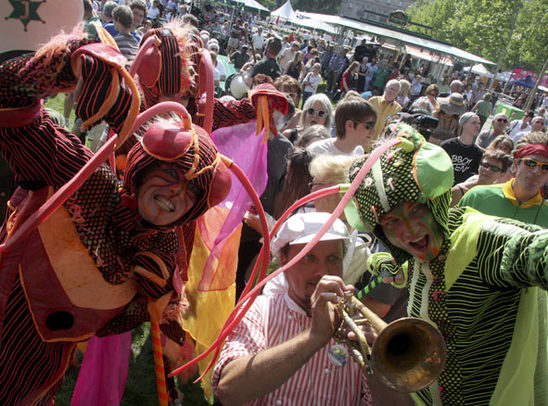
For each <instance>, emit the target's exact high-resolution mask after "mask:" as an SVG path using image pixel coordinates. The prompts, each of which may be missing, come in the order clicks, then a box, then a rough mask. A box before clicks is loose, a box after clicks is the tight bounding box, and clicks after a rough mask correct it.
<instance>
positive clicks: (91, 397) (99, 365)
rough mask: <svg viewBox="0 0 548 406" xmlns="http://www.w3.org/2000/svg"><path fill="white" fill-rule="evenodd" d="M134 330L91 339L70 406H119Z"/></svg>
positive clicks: (124, 384)
mask: <svg viewBox="0 0 548 406" xmlns="http://www.w3.org/2000/svg"><path fill="white" fill-rule="evenodd" d="M130 351H131V331H128V332H126V333H123V334H119V335H115V336H109V337H102V338H100V337H92V338H91V340H89V342H88V345H87V348H86V353H85V354H84V361H83V362H82V367H81V368H80V374H79V375H78V381H77V382H76V387H75V388H74V393H73V395H72V402H71V406H118V405H119V404H120V402H121V401H122V396H123V395H124V388H125V386H126V378H127V371H128V363H129V354H130Z"/></svg>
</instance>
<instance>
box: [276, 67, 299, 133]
mask: <svg viewBox="0 0 548 406" xmlns="http://www.w3.org/2000/svg"><path fill="white" fill-rule="evenodd" d="M274 86H275V87H276V89H278V90H279V91H280V92H282V93H284V94H285V95H286V96H288V97H289V98H291V100H292V101H293V104H295V114H294V115H293V117H291V119H290V120H289V121H288V123H287V125H286V126H285V128H283V129H282V131H284V132H285V131H288V132H287V133H286V134H289V130H293V129H295V128H296V127H297V125H298V123H299V122H300V120H301V115H302V111H301V110H299V105H300V103H301V94H302V92H303V89H302V87H301V84H300V83H299V81H298V80H296V79H295V78H292V77H291V76H289V75H282V76H280V77H278V78H277V79H276V80H275V81H274ZM303 104H304V101H303ZM294 138H295V139H296V135H294ZM290 141H291V140H290Z"/></svg>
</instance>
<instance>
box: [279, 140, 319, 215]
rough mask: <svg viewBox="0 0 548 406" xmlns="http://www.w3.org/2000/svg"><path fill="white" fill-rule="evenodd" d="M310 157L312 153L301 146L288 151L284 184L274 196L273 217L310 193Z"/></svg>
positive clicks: (282, 212)
mask: <svg viewBox="0 0 548 406" xmlns="http://www.w3.org/2000/svg"><path fill="white" fill-rule="evenodd" d="M312 158H313V157H312V153H311V152H310V151H307V150H306V149H304V148H301V147H295V148H293V149H291V150H289V151H288V153H287V173H286V175H285V181H284V185H283V188H282V192H281V193H280V194H278V196H277V197H276V203H275V206H274V207H275V208H274V217H275V218H277V219H278V218H280V217H281V215H282V214H284V213H285V211H286V210H287V209H288V208H289V206H291V205H292V204H293V203H295V202H296V201H297V200H299V199H300V198H301V197H304V196H306V195H307V194H309V193H310V182H312V176H311V175H310V172H309V170H308V166H309V165H310V162H311V161H312Z"/></svg>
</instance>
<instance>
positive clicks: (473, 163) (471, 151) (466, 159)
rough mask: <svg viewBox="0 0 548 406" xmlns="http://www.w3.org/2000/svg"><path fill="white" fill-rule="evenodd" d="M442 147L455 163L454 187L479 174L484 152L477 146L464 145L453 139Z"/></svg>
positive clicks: (442, 144)
mask: <svg viewBox="0 0 548 406" xmlns="http://www.w3.org/2000/svg"><path fill="white" fill-rule="evenodd" d="M441 147H442V148H443V149H444V150H445V152H447V154H448V155H449V156H450V157H451V161H453V171H454V173H455V182H454V183H453V185H456V184H458V183H462V182H464V181H466V179H468V178H469V177H470V176H472V175H475V174H477V173H478V168H479V164H480V162H481V158H482V156H483V151H482V150H481V148H480V147H478V146H477V145H476V144H472V145H464V144H463V143H462V142H461V141H460V140H459V139H458V138H451V139H450V140H447V141H444V142H442V143H441Z"/></svg>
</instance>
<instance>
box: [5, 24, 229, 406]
mask: <svg viewBox="0 0 548 406" xmlns="http://www.w3.org/2000/svg"><path fill="white" fill-rule="evenodd" d="M82 38H84V35H83V34H82V33H76V34H73V35H69V36H60V37H57V38H54V39H52V40H51V42H50V43H49V44H47V45H46V46H45V47H44V48H41V49H39V50H38V51H37V52H36V53H35V54H26V55H23V56H20V57H17V58H14V59H10V60H8V61H6V62H4V63H3V64H1V65H0V78H1V85H0V89H1V92H0V108H1V110H0V113H1V114H2V120H0V122H1V123H2V124H1V127H0V152H1V154H2V156H3V157H4V158H5V159H6V160H7V161H8V163H9V164H10V167H11V169H12V170H13V171H14V173H15V175H16V180H17V181H18V182H19V184H20V185H22V186H23V187H24V188H25V189H20V190H19V192H17V193H16V194H15V195H14V196H13V197H12V199H11V200H10V206H11V207H10V209H11V210H12V211H13V213H12V215H11V217H10V219H9V221H8V222H7V224H5V225H4V226H5V230H6V234H7V237H6V238H5V239H4V241H6V244H5V245H4V247H6V246H7V245H10V247H9V249H6V248H4V249H3V252H2V256H1V258H0V260H1V262H0V315H1V316H0V403H2V404H22V403H24V404H26V403H28V404H50V403H51V402H52V398H53V396H54V394H55V392H56V390H57V389H58V387H59V386H60V384H61V383H62V378H63V376H64V373H65V370H66V368H67V366H68V362H69V360H70V358H71V355H72V353H73V350H74V347H75V345H76V343H77V342H80V341H84V340H86V339H88V338H90V337H92V336H93V335H95V334H97V335H110V334H119V333H121V332H124V331H128V330H129V329H132V328H134V327H136V326H138V325H140V324H141V323H142V322H144V321H147V320H149V319H150V318H151V317H152V316H154V318H155V319H157V321H160V322H161V328H162V331H163V332H164V334H166V336H168V337H170V338H171V339H172V340H174V341H176V342H178V343H182V340H183V337H184V331H183V330H182V329H181V326H180V308H181V307H184V306H185V304H186V302H185V300H184V297H182V282H181V279H182V276H181V274H182V273H184V271H185V270H184V269H181V268H180V265H181V261H179V259H178V255H180V251H181V249H184V247H180V246H179V239H178V237H177V235H176V233H175V229H176V228H177V227H178V226H180V225H182V224H184V223H185V222H188V221H192V220H193V219H195V218H196V217H198V216H200V215H201V214H203V213H204V212H205V211H206V210H207V209H208V208H210V207H211V206H214V205H215V204H217V203H219V202H220V201H222V200H223V199H224V196H225V195H226V194H227V192H228V190H229V189H230V176H229V174H228V170H227V168H226V167H225V166H224V164H223V163H222V162H221V161H220V160H219V155H218V152H217V149H216V148H215V146H214V144H213V143H212V141H211V140H210V138H209V136H208V135H207V133H205V131H203V130H202V129H200V128H198V127H196V126H192V125H191V124H190V120H189V118H187V125H185V126H184V127H183V128H181V126H177V125H174V124H170V123H165V122H160V123H156V124H152V125H151V126H150V127H149V128H148V130H147V131H146V132H145V134H144V136H143V140H142V142H140V143H137V144H136V145H135V146H134V147H133V148H132V149H131V151H130V153H129V155H128V161H127V163H128V166H127V171H126V176H125V180H124V183H123V184H122V183H121V182H120V181H119V180H118V179H117V177H116V175H115V174H114V173H113V172H112V170H111V169H110V168H109V167H108V166H107V165H106V164H103V165H101V166H100V167H99V168H98V169H96V170H95V171H94V172H93V173H92V174H91V176H89V178H87V179H86V180H85V181H84V182H83V184H82V186H81V187H79V189H78V190H77V191H76V192H75V193H73V194H72V195H71V196H69V197H68V199H67V200H66V201H65V202H64V203H63V204H62V205H61V206H60V207H59V208H57V209H56V210H55V211H54V212H53V214H52V215H51V216H50V217H49V218H48V219H47V220H45V221H44V222H43V223H41V224H40V225H38V227H36V228H35V229H33V230H32V231H31V232H30V234H28V235H27V236H26V237H25V238H19V239H17V238H16V236H17V235H18V230H19V229H23V228H24V227H25V223H26V220H27V219H28V218H29V217H32V215H33V213H34V212H36V211H37V210H38V211H40V210H42V209H40V207H41V206H42V207H43V205H44V204H45V205H47V204H48V203H47V198H48V196H49V195H51V193H52V192H54V191H55V190H57V191H58V190H59V189H60V188H62V187H64V185H66V184H67V183H69V182H72V181H73V178H74V176H75V175H76V174H77V173H78V172H79V170H80V169H81V168H83V167H84V165H86V163H87V162H88V161H89V160H90V159H91V158H92V152H91V151H90V150H88V149H87V148H86V147H85V146H83V145H82V144H81V143H80V141H79V140H78V138H77V137H75V136H74V135H72V134H70V133H67V132H66V131H65V130H64V129H62V128H60V127H58V126H57V125H55V124H54V123H53V122H52V120H51V119H50V117H49V116H48V114H47V113H46V112H45V111H44V110H43V109H42V107H41V99H42V98H44V97H46V96H48V95H52V94H56V93H58V92H66V91H71V90H72V89H74V88H75V86H76V84H77V82H79V85H78V92H77V94H78V96H77V113H78V115H79V117H81V118H82V119H83V120H84V125H89V126H92V125H93V124H95V123H97V122H98V121H100V120H103V119H104V120H105V121H106V122H107V123H108V124H109V126H110V128H111V130H112V131H114V132H115V133H118V134H119V135H120V142H123V138H124V137H125V136H127V135H128V134H129V132H130V130H131V127H132V125H133V121H134V118H135V116H136V114H137V109H138V105H139V97H138V92H137V89H136V86H135V85H134V83H133V81H132V79H131V78H130V77H129V75H128V74H127V72H125V70H124V68H123V66H124V63H125V61H124V58H123V57H121V55H120V54H119V52H118V51H116V50H115V49H114V48H113V47H111V46H109V45H106V44H101V43H93V41H90V40H87V39H82Z"/></svg>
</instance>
